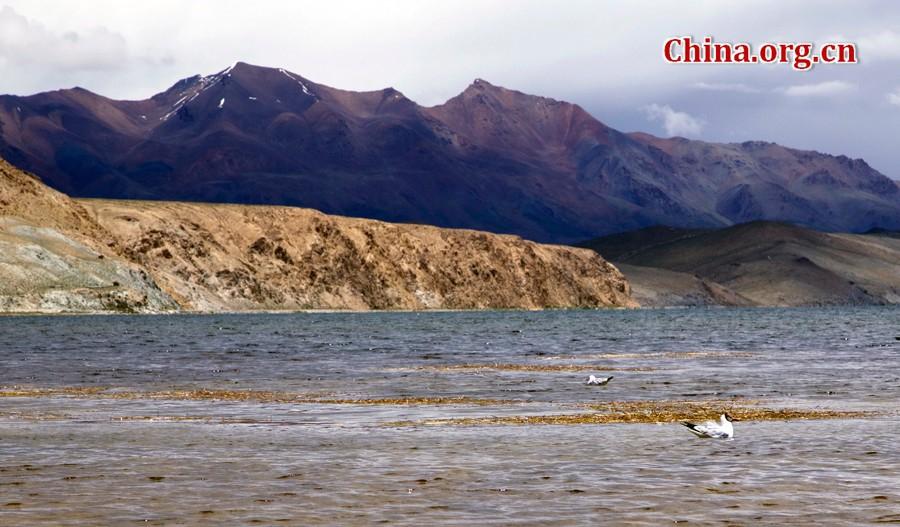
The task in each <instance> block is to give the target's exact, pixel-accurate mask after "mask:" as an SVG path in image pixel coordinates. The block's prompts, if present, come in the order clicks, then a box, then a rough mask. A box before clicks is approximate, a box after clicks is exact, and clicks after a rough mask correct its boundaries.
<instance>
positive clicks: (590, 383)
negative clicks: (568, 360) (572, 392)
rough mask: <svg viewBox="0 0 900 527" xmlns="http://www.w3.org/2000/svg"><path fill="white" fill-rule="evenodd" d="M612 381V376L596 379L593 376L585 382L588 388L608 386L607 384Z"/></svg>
mask: <svg viewBox="0 0 900 527" xmlns="http://www.w3.org/2000/svg"><path fill="white" fill-rule="evenodd" d="M612 379H613V378H612V376H609V377H595V376H593V375H591V376H590V377H588V378H587V381H585V384H587V385H588V386H606V385H607V384H609V381H611V380H612Z"/></svg>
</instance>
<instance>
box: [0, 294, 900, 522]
mask: <svg viewBox="0 0 900 527" xmlns="http://www.w3.org/2000/svg"><path fill="white" fill-rule="evenodd" d="M589 373H594V374H597V375H603V376H606V375H612V376H614V379H613V380H612V381H611V382H610V383H609V384H608V385H607V386H603V387H596V386H585V385H584V380H585V378H586V377H587V375H588V374H589ZM0 386H2V389H3V392H2V396H0V525H100V524H109V525H129V524H140V525H173V524H177V525H211V524H228V525H237V524H254V523H256V524H263V525H371V524H375V523H389V524H398V525H461V524H473V525H508V524H518V525H588V524H594V525H596V524H600V525H606V524H626V525H662V524H674V523H676V522H677V523H683V524H686V525H691V524H713V523H716V524H722V525H749V524H760V523H768V524H771V523H791V524H793V525H816V524H822V523H828V524H838V525H840V524H846V525H859V524H863V523H891V522H893V523H900V471H898V469H897V466H898V462H900V444H898V441H897V440H896V438H895V437H894V434H895V433H897V432H898V431H900V411H898V401H900V309H898V308H890V307H883V308H872V307H870V308H822V309H813V308H810V309H709V310H705V309H671V310H630V311H624V310H623V311H545V312H517V311H513V312H443V313H298V314H253V315H196V316H194V315H175V316H122V317H120V316H72V317H66V316H59V317H56V316H54V317H44V316H35V317H28V316H25V317H19V316H16V317H3V318H0ZM720 408H721V409H722V410H725V409H731V408H736V410H735V411H736V412H737V411H740V410H741V409H742V408H743V409H744V411H748V412H749V411H750V410H752V409H765V410H766V412H769V411H770V410H771V412H770V413H768V414H767V413H765V412H760V413H759V415H760V416H765V417H760V418H759V419H757V418H754V417H752V416H753V415H755V414H752V413H748V414H747V415H748V416H751V418H750V419H747V420H742V421H738V422H735V430H736V433H735V438H734V439H733V440H728V441H718V440H704V439H699V438H696V437H694V436H692V435H691V434H690V433H689V432H688V430H687V429H686V428H684V427H682V426H681V425H680V424H678V422H677V419H674V421H675V422H670V421H669V420H668V419H667V418H666V416H671V415H676V414H677V415H681V414H680V413H679V412H681V413H683V412H687V414H688V415H690V414H691V412H696V414H697V416H696V417H697V418H698V419H699V418H701V417H704V416H706V414H708V413H709V412H710V411H714V412H715V413H716V414H717V413H718V412H719V409H720ZM747 409H750V410H747ZM776 410H778V411H789V412H794V414H792V415H788V414H785V416H786V417H789V418H785V419H780V418H778V417H779V415H781V414H778V413H777V412H775V411H776ZM817 412H821V415H822V416H825V417H828V418H802V419H800V418H794V417H816V416H817ZM597 415H601V416H604V417H602V418H601V419H599V420H597V421H593V420H592V419H594V418H595V417H596V416H597ZM570 416H576V418H573V419H569V417H570ZM578 416H588V418H587V419H582V418H581V417H578ZM607 416H613V417H611V418H609V420H611V421H622V422H601V421H603V420H604V419H607ZM567 419H569V420H567Z"/></svg>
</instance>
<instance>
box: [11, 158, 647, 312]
mask: <svg viewBox="0 0 900 527" xmlns="http://www.w3.org/2000/svg"><path fill="white" fill-rule="evenodd" d="M0 249H2V250H0V311H2V312H95V311H110V312H166V311H180V310H184V311H206V312H208V311H245V310H299V309H359V310H365V309H479V308H519V309H540V308H576V307H631V306H635V305H636V304H635V303H634V302H633V301H632V300H631V298H630V290H629V286H628V284H627V282H626V281H625V280H624V278H623V277H622V275H621V274H620V273H619V271H618V270H617V269H616V268H615V267H613V266H612V265H610V264H609V263H608V262H606V261H605V260H603V259H602V258H601V257H600V256H598V255H597V254H595V253H594V252H592V251H589V250H586V249H577V248H571V247H564V246H549V245H540V244H537V243H534V242H529V241H525V240H522V239H520V238H518V237H515V236H500V235H494V234H487V233H482V232H476V231H466V230H449V229H440V228H436V227H428V226H420V225H399V224H388V223H383V222H379V221H372V220H360V219H351V218H343V217H336V216H328V215H325V214H322V213H319V212H316V211H312V210H306V209H296V208H288V207H260V206H241V205H209V204H188V203H171V202H140V201H105V200H73V199H70V198H69V197H67V196H65V195H64V194H61V193H59V192H57V191H54V190H52V189H50V188H48V187H46V186H45V185H43V184H42V183H41V182H40V181H39V180H38V179H36V178H35V177H33V176H31V175H29V174H26V173H24V172H22V171H20V170H18V169H16V168H14V167H12V166H11V165H9V164H7V163H6V162H4V161H2V160H0Z"/></svg>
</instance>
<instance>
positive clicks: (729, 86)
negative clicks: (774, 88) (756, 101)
mask: <svg viewBox="0 0 900 527" xmlns="http://www.w3.org/2000/svg"><path fill="white" fill-rule="evenodd" d="M694 88H697V89H698V90H707V91H727V92H736V93H759V92H760V91H761V90H760V89H759V88H755V87H753V86H749V85H747V84H743V83H739V82H738V83H730V82H696V83H694Z"/></svg>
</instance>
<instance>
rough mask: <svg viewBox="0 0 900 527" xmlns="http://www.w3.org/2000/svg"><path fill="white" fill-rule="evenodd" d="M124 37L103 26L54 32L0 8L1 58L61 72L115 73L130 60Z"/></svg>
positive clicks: (13, 63) (38, 23)
mask: <svg viewBox="0 0 900 527" xmlns="http://www.w3.org/2000/svg"><path fill="white" fill-rule="evenodd" d="M126 44H127V43H126V41H125V38H124V37H123V36H122V35H120V34H118V33H114V32H112V31H109V30H108V29H106V28H104V27H96V28H93V29H89V30H86V31H83V32H80V33H79V32H75V31H65V32H53V31H50V30H49V29H47V28H46V27H44V26H43V25H42V24H41V23H40V22H36V21H32V20H29V19H28V18H26V17H24V16H22V15H20V14H19V13H17V12H16V11H15V10H14V9H13V8H11V7H9V6H6V7H3V9H0V59H2V61H3V63H7V64H12V65H18V66H40V67H41V68H44V69H48V68H52V69H57V70H62V71H80V70H83V71H90V70H112V69H118V68H121V67H122V66H123V65H124V64H125V63H126V62H127V59H128V53H127V45H126Z"/></svg>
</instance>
